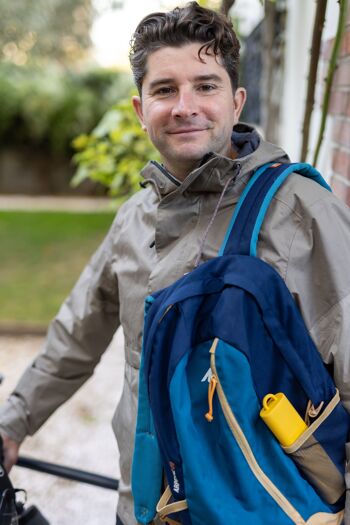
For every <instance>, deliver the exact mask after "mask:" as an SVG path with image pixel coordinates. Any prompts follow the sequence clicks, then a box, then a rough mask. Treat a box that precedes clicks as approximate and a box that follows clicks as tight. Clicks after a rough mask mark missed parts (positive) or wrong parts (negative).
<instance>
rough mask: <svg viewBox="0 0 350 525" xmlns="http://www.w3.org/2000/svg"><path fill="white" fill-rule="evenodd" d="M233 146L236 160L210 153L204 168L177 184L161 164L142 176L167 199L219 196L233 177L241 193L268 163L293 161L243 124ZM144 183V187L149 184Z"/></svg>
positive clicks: (234, 134)
mask: <svg viewBox="0 0 350 525" xmlns="http://www.w3.org/2000/svg"><path fill="white" fill-rule="evenodd" d="M232 144H233V147H234V149H235V151H236V152H237V157H236V158H235V159H234V160H233V159H231V158H229V157H225V156H223V155H218V154H216V153H209V154H208V155H206V156H205V157H204V158H203V160H202V163H201V165H200V166H199V167H198V168H196V169H195V170H193V171H192V172H191V173H189V175H188V176H187V177H186V179H185V180H184V181H183V182H181V183H180V182H179V181H177V180H176V179H175V178H174V177H173V176H172V175H171V174H170V173H169V172H167V170H166V169H165V168H164V167H163V166H161V165H160V164H158V163H157V162H154V161H151V162H149V163H148V164H147V165H146V166H145V167H144V168H143V170H142V172H141V175H142V176H143V177H144V179H145V183H146V184H147V182H150V183H151V184H152V185H154V186H156V189H157V191H158V192H159V194H160V195H161V196H162V197H163V196H165V195H168V194H170V193H173V192H176V193H177V192H180V193H184V192H185V191H187V192H194V193H203V192H204V193H207V192H210V193H219V192H221V191H222V189H223V188H224V186H225V184H226V182H227V180H228V179H229V178H232V180H233V181H235V182H234V187H235V190H237V192H239V193H240V191H241V189H242V186H244V185H245V184H246V183H247V181H248V180H249V178H250V176H251V174H252V172H253V171H255V170H256V169H257V168H258V167H259V166H262V165H263V164H265V163H266V162H272V161H284V162H287V161H288V160H289V159H288V157H287V155H286V153H285V152H284V151H283V150H282V149H281V148H279V147H277V146H275V145H274V144H270V143H269V142H265V141H264V140H263V139H262V138H261V137H260V135H259V134H258V133H257V131H256V130H255V129H254V128H253V127H251V126H249V125H247V124H243V123H239V124H237V125H236V126H235V127H234V128H233V132H232ZM145 183H144V184H145Z"/></svg>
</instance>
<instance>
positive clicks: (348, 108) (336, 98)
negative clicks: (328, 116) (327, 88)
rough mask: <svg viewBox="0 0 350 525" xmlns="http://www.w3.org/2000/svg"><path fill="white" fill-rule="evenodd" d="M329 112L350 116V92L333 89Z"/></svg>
mask: <svg viewBox="0 0 350 525" xmlns="http://www.w3.org/2000/svg"><path fill="white" fill-rule="evenodd" d="M329 112H330V113H332V114H333V115H347V116H350V92H349V91H336V90H334V91H332V94H331V99H330V103H329Z"/></svg>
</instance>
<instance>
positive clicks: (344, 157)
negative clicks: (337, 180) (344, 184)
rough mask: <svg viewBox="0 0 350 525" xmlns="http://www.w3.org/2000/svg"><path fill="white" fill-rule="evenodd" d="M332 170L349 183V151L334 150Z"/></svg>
mask: <svg viewBox="0 0 350 525" xmlns="http://www.w3.org/2000/svg"><path fill="white" fill-rule="evenodd" d="M332 168H333V170H334V171H335V173H338V175H341V176H342V177H344V178H345V179H348V180H349V182H350V150H349V151H344V150H340V149H335V150H334V152H333V162H332Z"/></svg>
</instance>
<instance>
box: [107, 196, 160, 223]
mask: <svg viewBox="0 0 350 525" xmlns="http://www.w3.org/2000/svg"><path fill="white" fill-rule="evenodd" d="M153 200H154V191H153V190H152V188H151V187H149V186H148V187H146V188H142V189H141V190H139V191H137V192H136V193H134V195H132V196H131V197H129V199H128V200H127V201H125V202H124V203H123V204H122V205H121V206H120V208H119V209H118V212H117V215H116V217H115V219H114V223H115V225H116V226H117V225H118V224H121V223H122V222H123V221H124V220H125V218H126V217H127V216H129V215H130V214H133V213H134V212H135V211H136V210H138V209H139V208H142V207H143V206H145V205H147V206H149V205H151V203H152V202H153Z"/></svg>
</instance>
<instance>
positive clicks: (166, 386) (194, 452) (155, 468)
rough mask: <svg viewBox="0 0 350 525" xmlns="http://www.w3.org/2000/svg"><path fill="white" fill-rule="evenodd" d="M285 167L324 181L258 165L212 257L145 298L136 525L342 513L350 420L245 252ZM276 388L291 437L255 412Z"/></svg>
mask: <svg viewBox="0 0 350 525" xmlns="http://www.w3.org/2000/svg"><path fill="white" fill-rule="evenodd" d="M295 172H297V173H299V174H301V175H303V176H306V177H309V178H311V179H314V180H315V181H316V182H317V183H319V184H321V185H322V186H324V187H325V188H326V189H329V190H330V188H329V186H328V185H327V184H326V182H325V181H324V180H323V178H322V177H321V175H320V174H319V173H318V171H316V170H315V169H314V168H313V167H311V166H310V165H308V164H268V165H265V166H263V167H261V168H259V169H258V170H257V171H256V172H255V174H254V175H253V176H252V178H251V180H250V181H249V183H248V185H247V186H246V188H245V190H244V192H243V193H242V195H241V198H240V200H239V202H238V204H237V206H236V207H235V210H234V214H233V217H232V219H231V223H230V226H229V228H228V231H227V233H226V236H225V239H224V242H223V245H222V247H221V249H220V252H219V254H218V257H216V258H214V259H211V260H209V261H207V262H205V263H203V264H201V265H200V266H199V267H197V268H196V269H194V270H193V271H192V272H190V273H189V274H186V275H184V276H183V277H182V278H181V279H179V280H178V281H176V282H175V283H173V284H172V285H170V286H169V287H167V288H164V289H162V290H160V291H158V292H156V293H154V294H153V295H152V296H149V297H147V299H146V302H145V327H144V338H143V350H142V356H141V369H140V384H139V405H138V417H137V428H136V438H135V450H134V458H133V468H132V490H133V496H134V501H135V515H136V519H137V521H138V522H139V523H142V524H147V523H150V522H151V521H152V520H153V519H154V517H155V515H156V513H157V512H158V515H159V517H160V518H161V520H163V521H166V522H167V523H169V524H171V523H173V524H174V523H181V524H183V525H206V524H211V525H231V524H235V525H243V524H244V525H290V524H292V523H295V524H298V525H302V524H305V523H307V524H309V525H316V524H321V523H322V524H329V525H330V524H340V523H341V521H342V518H343V510H342V509H343V508H344V498H345V485H344V474H345V443H346V441H347V438H348V434H349V428H350V416H349V414H348V413H347V411H346V410H345V408H344V407H343V406H342V404H341V402H340V399H339V393H338V391H337V389H336V387H335V385H334V382H333V379H332V377H331V375H330V373H329V371H328V370H327V368H326V366H325V365H324V364H323V362H322V360H321V357H320V354H319V353H318V350H317V348H316V346H315V344H314V343H313V341H312V339H311V337H310V335H309V333H308V330H307V328H306V326H305V323H304V321H303V319H302V317H301V314H300V312H299V310H298V308H297V306H296V304H295V302H294V300H293V298H292V295H291V294H290V292H289V290H288V288H287V287H286V285H285V283H284V281H283V279H282V278H281V277H280V275H279V274H278V273H277V272H276V271H275V270H274V269H273V268H272V267H271V266H270V265H268V264H267V263H265V262H263V261H262V260H261V259H259V258H257V257H256V245H257V240H258V235H259V231H260V227H261V224H262V222H263V220H264V217H265V214H266V211H267V209H268V206H269V203H270V202H271V199H272V198H273V196H274V194H275V193H276V191H277V190H278V188H279V187H280V186H281V184H282V183H283V182H284V181H285V179H286V178H287V177H288V176H289V175H290V174H292V173H295ZM277 393H283V394H284V395H285V396H286V397H287V399H288V400H289V401H290V403H291V404H292V406H293V407H294V409H295V410H296V411H297V413H298V414H299V416H301V418H302V419H304V417H305V416H307V418H308V427H307V429H306V430H305V431H304V432H303V433H302V434H301V436H300V437H299V438H298V439H297V440H296V441H295V442H294V443H292V444H291V445H290V446H281V444H280V443H279V441H278V440H277V439H276V437H275V436H274V434H273V433H272V432H271V430H270V429H269V428H268V427H267V426H266V424H265V423H264V421H263V420H262V418H261V417H260V416H259V413H260V410H261V408H262V405H263V400H264V398H265V396H266V395H268V394H277ZM208 407H209V410H208ZM299 416H298V417H299ZM210 418H212V421H211V422H209V421H208V420H210ZM288 421H289V420H288V418H287V423H288ZM164 480H165V485H164ZM164 486H166V490H165V492H164V494H163V496H162V497H161V499H160V500H159V495H160V494H161V491H162V489H163V488H164ZM158 500H159V502H158Z"/></svg>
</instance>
